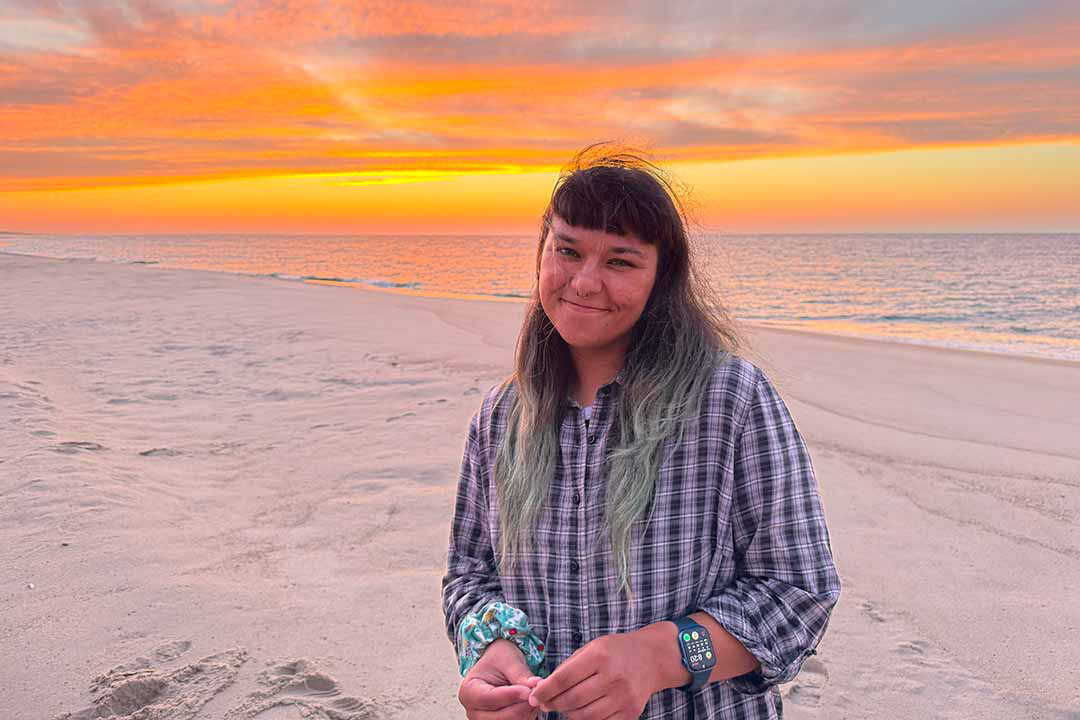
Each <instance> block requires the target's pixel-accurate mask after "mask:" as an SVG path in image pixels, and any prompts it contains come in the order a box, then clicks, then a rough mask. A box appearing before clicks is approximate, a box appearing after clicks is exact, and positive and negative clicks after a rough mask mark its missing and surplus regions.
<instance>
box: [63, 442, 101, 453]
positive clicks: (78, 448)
mask: <svg viewBox="0 0 1080 720" xmlns="http://www.w3.org/2000/svg"><path fill="white" fill-rule="evenodd" d="M52 449H53V451H54V452H58V453H64V454H65V455H74V454H75V453H79V452H84V451H90V452H96V451H98V450H105V449H107V448H106V447H105V446H104V445H100V444H98V443H96V442H85V441H78V440H75V441H69V442H62V443H60V444H58V445H54V446H53V448H52Z"/></svg>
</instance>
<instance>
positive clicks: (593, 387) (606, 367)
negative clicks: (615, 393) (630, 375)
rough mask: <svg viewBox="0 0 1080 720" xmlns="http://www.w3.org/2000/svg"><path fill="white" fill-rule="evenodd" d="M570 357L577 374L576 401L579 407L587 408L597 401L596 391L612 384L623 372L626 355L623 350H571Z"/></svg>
mask: <svg viewBox="0 0 1080 720" xmlns="http://www.w3.org/2000/svg"><path fill="white" fill-rule="evenodd" d="M570 357H571V358H573V361H574V370H575V371H576V374H577V377H576V379H575V382H574V387H573V394H574V399H575V400H577V403H578V405H581V406H582V407H587V406H589V405H592V404H593V401H594V400H595V399H596V391H597V390H599V389H600V388H601V387H603V386H604V385H606V384H607V383H609V382H611V381H612V380H613V379H614V378H615V376H616V375H618V374H619V371H620V370H622V366H623V361H624V359H625V358H626V353H625V351H623V350H621V349H619V350H607V349H604V350H591V349H590V350H581V349H576V348H570Z"/></svg>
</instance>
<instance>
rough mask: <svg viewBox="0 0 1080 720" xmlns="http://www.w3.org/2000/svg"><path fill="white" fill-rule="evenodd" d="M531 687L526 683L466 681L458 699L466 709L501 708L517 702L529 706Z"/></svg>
mask: <svg viewBox="0 0 1080 720" xmlns="http://www.w3.org/2000/svg"><path fill="white" fill-rule="evenodd" d="M529 692H530V690H529V688H527V687H525V686H524V685H502V686H495V685H491V684H489V683H486V682H484V681H483V680H480V679H479V678H477V679H475V680H469V681H466V683H465V685H464V687H462V688H461V692H460V693H459V695H458V700H460V702H461V704H462V705H463V706H464V707H465V709H466V710H485V711H493V710H501V709H503V708H505V707H508V706H510V705H514V704H515V703H522V704H524V705H525V706H529Z"/></svg>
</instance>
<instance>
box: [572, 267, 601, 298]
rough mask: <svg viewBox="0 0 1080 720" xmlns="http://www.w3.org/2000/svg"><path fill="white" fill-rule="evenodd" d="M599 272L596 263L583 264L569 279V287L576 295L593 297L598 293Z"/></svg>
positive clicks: (599, 283) (599, 284)
mask: <svg viewBox="0 0 1080 720" xmlns="http://www.w3.org/2000/svg"><path fill="white" fill-rule="evenodd" d="M600 286H601V280H600V272H599V268H598V267H597V265H596V263H592V262H585V263H582V264H581V266H580V267H578V268H577V272H575V273H574V276H573V277H572V278H570V287H572V288H573V289H574V292H576V293H577V294H578V295H581V296H586V295H594V294H596V293H598V292H600Z"/></svg>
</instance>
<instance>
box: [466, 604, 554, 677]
mask: <svg viewBox="0 0 1080 720" xmlns="http://www.w3.org/2000/svg"><path fill="white" fill-rule="evenodd" d="M499 638H503V639H505V640H510V641H511V642H513V643H514V644H515V645H517V646H518V648H519V649H520V650H521V654H522V655H524V656H525V662H526V663H528V665H529V669H530V670H532V671H533V673H535V674H536V675H539V676H541V677H546V676H547V671H546V669H545V668H544V643H543V641H542V640H541V639H540V638H539V637H537V636H536V633H534V632H532V630H531V629H530V628H529V618H528V617H526V615H525V613H523V612H521V611H520V610H518V609H517V608H516V607H513V606H512V605H507V604H506V603H503V602H499V601H495V602H490V603H488V604H487V605H484V606H483V607H481V608H480V609H479V610H477V611H476V612H474V613H470V614H469V615H466V616H465V617H464V618H463V619H462V620H461V625H460V626H459V627H458V643H457V645H458V668H459V669H460V670H461V674H462V676H464V675H465V673H467V672H469V670H471V669H472V666H473V665H475V664H476V661H477V660H479V659H480V656H481V655H483V654H484V650H486V649H487V646H488V645H490V644H491V643H493V642H495V641H496V640H498V639H499Z"/></svg>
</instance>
